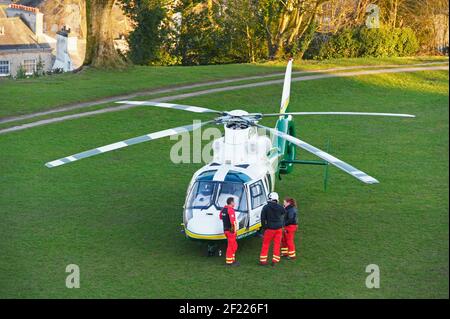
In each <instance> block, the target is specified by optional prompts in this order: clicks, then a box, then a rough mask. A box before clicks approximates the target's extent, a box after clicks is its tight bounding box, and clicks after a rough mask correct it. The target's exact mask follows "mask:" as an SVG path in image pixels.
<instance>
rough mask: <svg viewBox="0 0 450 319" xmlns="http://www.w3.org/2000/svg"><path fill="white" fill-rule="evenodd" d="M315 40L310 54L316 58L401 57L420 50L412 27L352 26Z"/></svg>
mask: <svg viewBox="0 0 450 319" xmlns="http://www.w3.org/2000/svg"><path fill="white" fill-rule="evenodd" d="M322 40H324V41H323V42H322V43H318V44H317V43H315V48H316V50H318V51H317V52H309V56H312V57H314V58H317V59H320V60H322V59H330V58H353V57H399V56H408V55H412V54H414V53H416V52H417V50H418V48H419V46H418V42H417V39H416V36H415V34H414V32H413V31H412V30H411V29H409V28H386V27H381V28H376V29H375V28H373V29H370V28H366V27H360V28H353V29H343V30H341V31H339V32H338V33H336V34H334V35H332V36H329V37H328V38H322Z"/></svg>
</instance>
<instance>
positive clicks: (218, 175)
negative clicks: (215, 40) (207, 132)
mask: <svg viewBox="0 0 450 319" xmlns="http://www.w3.org/2000/svg"><path fill="white" fill-rule="evenodd" d="M292 63H293V60H292V59H290V60H289V62H288V64H287V67H286V73H285V77H284V84H283V91H282V97H281V104H280V111H279V112H278V113H267V114H266V113H249V112H247V111H244V110H232V111H219V110H214V109H209V108H205V107H199V106H191V105H183V104H173V103H163V102H157V101H118V102H116V103H120V104H127V105H137V106H153V107H160V108H168V109H176V110H183V111H189V112H194V113H211V114H214V115H215V118H214V119H212V120H210V121H205V122H195V123H194V124H193V125H186V126H181V127H175V128H170V129H167V130H163V131H159V132H154V133H150V134H146V135H142V136H138V137H133V138H130V139H127V140H123V141H119V142H116V143H112V144H108V145H105V146H101V147H98V148H94V149H91V150H88V151H84V152H81V153H77V154H74V155H70V156H67V157H63V158H60V159H57V160H54V161H51V162H48V163H46V164H45V166H47V167H48V168H54V167H58V166H61V165H64V164H68V163H72V162H75V161H78V160H81V159H84V158H88V157H91V156H95V155H99V154H103V153H106V152H110V151H114V150H117V149H121V148H124V147H128V146H131V145H135V144H139V143H143V142H147V141H152V140H155V139H159V138H163V137H168V136H172V135H179V134H181V133H184V132H190V131H193V130H196V129H199V128H200V127H203V126H206V125H223V126H224V131H225V134H224V136H222V137H220V138H218V139H216V140H214V141H213V143H212V150H213V158H212V160H211V162H210V163H208V164H206V165H205V166H204V167H202V168H201V169H199V170H198V171H196V172H195V173H194V175H193V177H192V179H191V181H190V183H189V185H188V188H187V192H186V199H185V203H184V205H183V223H182V227H183V231H184V233H185V235H186V237H187V238H190V239H198V240H206V241H208V242H210V243H212V242H211V241H217V240H223V239H225V235H224V232H223V228H222V223H221V221H220V219H219V213H220V211H221V209H222V208H223V207H224V206H225V204H226V200H227V198H229V197H233V198H234V199H235V204H236V207H235V210H236V217H237V219H238V230H237V238H238V239H242V238H245V237H248V236H250V235H254V234H256V233H257V232H258V231H259V230H260V228H261V220H260V215H261V210H262V208H263V206H264V205H265V204H266V203H267V198H268V194H269V193H271V192H273V191H274V189H275V181H276V177H277V176H278V177H280V176H281V175H282V174H289V173H291V172H292V170H293V166H294V165H295V164H313V165H329V164H331V165H334V166H336V167H337V168H339V169H341V170H342V171H344V172H345V173H347V174H350V175H351V176H353V177H354V178H356V179H358V180H359V181H361V182H363V183H365V184H376V183H378V180H377V179H375V178H374V177H372V176H369V175H368V174H366V173H364V172H363V171H361V170H359V169H357V168H355V167H353V166H352V165H350V164H348V163H346V162H344V161H342V160H340V159H338V158H336V157H335V156H333V155H331V154H329V153H327V152H325V151H323V150H321V149H319V148H317V147H315V146H312V145H311V144H309V143H307V142H305V141H303V140H301V139H299V138H297V137H296V136H295V125H294V120H293V118H294V116H310V115H344V116H352V115H357V116H359V115H363V116H391V117H406V118H413V117H415V116H414V115H411V114H394V113H364V112H289V98H290V87H291V74H292ZM266 117H277V118H278V119H277V122H276V125H275V127H274V128H269V127H266V126H263V125H261V124H259V121H260V120H261V119H263V118H266ZM262 130H263V131H264V132H266V133H267V132H269V133H270V134H271V135H272V137H271V138H269V137H268V136H267V135H266V134H260V133H261V131H262ZM297 147H299V148H301V149H303V150H305V151H307V152H309V153H312V154H313V155H315V156H317V157H318V158H320V159H321V161H302V160H298V159H296V148H297Z"/></svg>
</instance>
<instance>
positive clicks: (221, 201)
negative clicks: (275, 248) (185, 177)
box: [183, 110, 278, 240]
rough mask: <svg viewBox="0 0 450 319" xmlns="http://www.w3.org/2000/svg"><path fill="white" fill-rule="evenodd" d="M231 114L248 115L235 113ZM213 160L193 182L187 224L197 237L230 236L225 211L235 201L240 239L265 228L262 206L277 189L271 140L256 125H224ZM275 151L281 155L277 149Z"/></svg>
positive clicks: (188, 232)
mask: <svg viewBox="0 0 450 319" xmlns="http://www.w3.org/2000/svg"><path fill="white" fill-rule="evenodd" d="M230 114H231V115H242V114H248V113H247V112H245V111H239V110H237V111H232V112H230ZM212 149H213V152H214V156H213V160H212V161H211V162H210V163H209V164H208V165H205V166H204V167H202V168H201V169H200V170H198V171H197V172H196V173H195V174H194V176H193V177H192V180H191V182H190V184H189V187H188V190H187V196H186V202H185V205H184V214H183V215H184V216H183V217H184V218H183V219H184V220H183V226H184V231H185V233H186V236H187V237H189V238H193V239H204V240H221V239H225V235H224V233H223V225H222V221H221V220H220V218H219V213H220V211H221V209H222V208H223V207H224V205H225V204H226V200H227V198H229V197H233V198H234V199H235V204H236V207H235V210H236V218H237V220H238V225H239V226H238V238H242V237H247V236H248V235H251V234H253V233H255V232H256V231H257V230H258V229H259V228H261V210H262V207H263V206H264V204H266V202H267V195H268V194H269V193H270V192H272V191H273V189H274V183H275V172H276V169H277V157H278V156H276V155H275V156H270V153H271V150H272V149H273V147H272V141H271V140H270V139H269V138H268V137H267V136H265V135H258V132H257V129H256V128H255V127H254V126H247V127H246V126H245V125H236V124H233V125H225V136H223V137H221V138H219V139H216V140H215V141H214V142H213V144H212ZM273 154H277V152H276V151H275V150H274V152H273Z"/></svg>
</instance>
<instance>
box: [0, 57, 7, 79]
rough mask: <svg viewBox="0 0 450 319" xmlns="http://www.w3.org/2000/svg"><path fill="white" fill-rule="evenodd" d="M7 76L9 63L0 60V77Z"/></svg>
mask: <svg viewBox="0 0 450 319" xmlns="http://www.w3.org/2000/svg"><path fill="white" fill-rule="evenodd" d="M7 75H9V61H7V60H0V76H7Z"/></svg>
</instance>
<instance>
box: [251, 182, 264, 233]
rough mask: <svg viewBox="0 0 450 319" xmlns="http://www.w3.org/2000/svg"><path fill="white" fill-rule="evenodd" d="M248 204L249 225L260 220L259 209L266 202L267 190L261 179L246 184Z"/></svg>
mask: <svg viewBox="0 0 450 319" xmlns="http://www.w3.org/2000/svg"><path fill="white" fill-rule="evenodd" d="M247 187H248V193H249V197H250V198H249V199H250V200H249V205H250V227H251V226H254V225H256V224H258V223H259V222H260V221H261V210H262V208H263V206H264V205H265V204H266V203H267V192H266V189H265V187H264V184H263V181H262V180H259V181H257V182H254V183H251V184H248V186H247Z"/></svg>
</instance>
